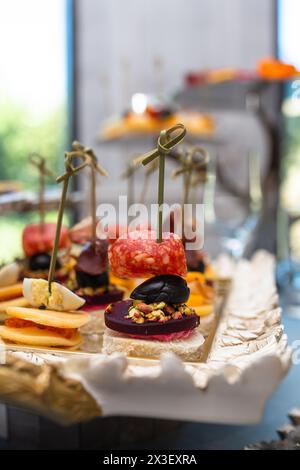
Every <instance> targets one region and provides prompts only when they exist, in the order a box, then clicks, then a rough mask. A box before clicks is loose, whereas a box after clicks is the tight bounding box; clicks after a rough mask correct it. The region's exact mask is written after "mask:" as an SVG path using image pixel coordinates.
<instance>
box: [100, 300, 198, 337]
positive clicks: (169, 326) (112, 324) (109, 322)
mask: <svg viewBox="0 0 300 470" xmlns="http://www.w3.org/2000/svg"><path fill="white" fill-rule="evenodd" d="M131 305H132V301H131V300H121V301H120V302H116V303H114V304H113V305H112V306H111V307H110V310H109V312H107V311H105V312H104V320H105V325H106V326H107V327H108V328H110V329H111V330H115V331H118V332H119V333H124V334H128V335H139V336H152V335H167V334H171V333H178V332H180V331H186V330H192V329H193V328H196V327H197V326H198V325H199V323H200V319H199V317H198V315H184V316H183V318H180V319H178V320H168V321H166V322H165V323H159V322H150V321H147V320H145V322H144V323H134V322H133V321H132V320H131V319H129V318H125V317H126V315H128V310H129V308H130V307H131Z"/></svg>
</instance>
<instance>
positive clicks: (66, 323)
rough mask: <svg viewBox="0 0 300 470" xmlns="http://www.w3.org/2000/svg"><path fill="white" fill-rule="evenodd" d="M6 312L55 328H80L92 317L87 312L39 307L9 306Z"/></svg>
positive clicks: (11, 315) (9, 314)
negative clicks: (42, 308) (61, 310)
mask: <svg viewBox="0 0 300 470" xmlns="http://www.w3.org/2000/svg"><path fill="white" fill-rule="evenodd" d="M6 313H7V315H8V316H10V317H15V318H21V319H23V320H28V321H32V322H34V323H38V324H39V325H45V326H54V327H55V328H80V327H81V326H83V325H85V324H86V323H87V322H88V321H89V319H90V316H89V314H88V313H86V312H80V311H76V312H58V311H57V310H41V309H39V308H23V307H8V308H7V309H6Z"/></svg>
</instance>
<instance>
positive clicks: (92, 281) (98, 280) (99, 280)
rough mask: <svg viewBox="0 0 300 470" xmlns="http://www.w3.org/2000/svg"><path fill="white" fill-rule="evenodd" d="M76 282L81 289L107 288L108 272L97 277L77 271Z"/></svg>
mask: <svg viewBox="0 0 300 470" xmlns="http://www.w3.org/2000/svg"><path fill="white" fill-rule="evenodd" d="M76 280H77V283H78V286H79V287H93V288H95V289H96V288H97V287H102V286H107V285H108V282H109V279H108V273H107V271H105V272H103V273H101V274H97V275H92V274H87V273H85V272H83V271H76Z"/></svg>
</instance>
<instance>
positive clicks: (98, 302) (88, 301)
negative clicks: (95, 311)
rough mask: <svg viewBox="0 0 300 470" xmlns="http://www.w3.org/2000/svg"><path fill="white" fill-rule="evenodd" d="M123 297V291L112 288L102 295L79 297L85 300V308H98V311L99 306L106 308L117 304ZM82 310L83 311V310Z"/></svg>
mask: <svg viewBox="0 0 300 470" xmlns="http://www.w3.org/2000/svg"><path fill="white" fill-rule="evenodd" d="M123 296H124V291H122V290H120V289H117V288H114V289H110V290H109V291H108V292H103V294H97V295H82V294H80V297H82V298H83V299H84V300H85V307H98V308H99V309H100V306H102V307H103V306H104V308H105V307H107V305H109V304H111V303H112V302H118V301H119V300H122V299H123ZM83 310H84V309H83Z"/></svg>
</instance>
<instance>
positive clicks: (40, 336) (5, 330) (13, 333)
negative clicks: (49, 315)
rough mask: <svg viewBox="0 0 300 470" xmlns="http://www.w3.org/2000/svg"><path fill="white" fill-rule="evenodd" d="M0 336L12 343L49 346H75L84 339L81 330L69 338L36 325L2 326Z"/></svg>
mask: <svg viewBox="0 0 300 470" xmlns="http://www.w3.org/2000/svg"><path fill="white" fill-rule="evenodd" d="M0 338H2V339H3V340H4V341H10V342H12V343H20V344H26V345H30V346H48V347H56V346H60V347H75V346H79V345H80V343H81V340H82V338H81V335H80V333H79V332H77V333H76V334H75V335H74V336H73V337H72V338H70V339H67V338H63V337H62V336H60V335H59V334H57V333H55V332H52V331H47V330H41V329H39V328H35V327H30V328H11V327H9V326H0Z"/></svg>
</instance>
